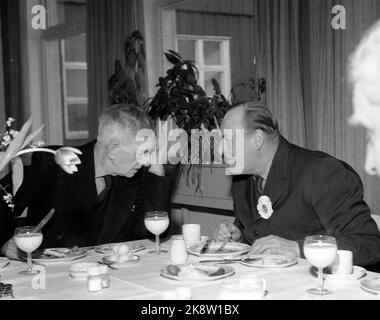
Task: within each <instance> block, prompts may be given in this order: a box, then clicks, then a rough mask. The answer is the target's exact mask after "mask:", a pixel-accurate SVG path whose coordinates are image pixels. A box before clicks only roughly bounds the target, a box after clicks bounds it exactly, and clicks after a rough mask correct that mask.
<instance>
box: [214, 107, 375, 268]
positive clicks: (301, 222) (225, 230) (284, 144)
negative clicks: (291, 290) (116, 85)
mask: <svg viewBox="0 0 380 320" xmlns="http://www.w3.org/2000/svg"><path fill="white" fill-rule="evenodd" d="M225 129H231V130H235V129H244V137H245V139H244V140H245V141H244V166H243V167H244V168H243V169H242V170H241V169H236V170H235V169H234V167H232V168H231V173H232V174H233V175H235V176H234V179H233V184H232V196H233V199H234V213H235V216H236V219H235V222H234V224H230V223H223V224H221V225H220V226H218V228H217V229H216V230H215V238H216V239H218V240H224V239H226V238H228V237H230V238H232V239H233V240H235V241H245V242H248V243H250V244H252V248H251V253H252V254H263V253H273V254H287V255H293V256H298V257H303V250H302V248H303V241H304V239H305V237H306V236H310V235H317V234H324V235H330V236H334V237H335V238H336V239H337V243H338V248H339V249H346V250H351V251H352V252H353V255H354V263H355V264H356V265H362V266H366V265H370V264H373V263H376V262H377V261H379V260H380V233H379V230H378V228H377V226H376V223H375V221H374V220H373V219H372V218H371V215H370V209H369V207H368V206H367V204H366V203H365V202H364V200H363V186H362V183H361V180H360V178H359V176H358V174H357V173H356V172H355V171H354V170H353V169H352V168H351V167H350V166H349V165H348V164H346V163H344V162H343V161H340V160H338V159H336V158H333V157H332V156H330V155H328V154H326V153H323V152H317V151H310V150H307V149H303V148H300V147H298V146H295V145H293V144H291V143H289V142H288V141H287V140H286V139H285V138H283V137H282V136H281V135H280V133H279V129H278V125H277V123H276V121H275V120H274V119H273V116H272V114H271V113H270V111H269V110H268V109H267V108H266V107H263V106H260V105H255V104H253V103H250V104H245V105H242V106H239V107H237V108H235V109H233V110H231V111H230V112H229V113H228V114H227V115H226V117H225V118H224V120H223V124H222V132H223V130H225ZM226 145H227V146H228V143H227V144H226ZM238 161H240V162H241V161H242V159H240V160H239V159H238ZM238 167H240V166H236V168H238Z"/></svg>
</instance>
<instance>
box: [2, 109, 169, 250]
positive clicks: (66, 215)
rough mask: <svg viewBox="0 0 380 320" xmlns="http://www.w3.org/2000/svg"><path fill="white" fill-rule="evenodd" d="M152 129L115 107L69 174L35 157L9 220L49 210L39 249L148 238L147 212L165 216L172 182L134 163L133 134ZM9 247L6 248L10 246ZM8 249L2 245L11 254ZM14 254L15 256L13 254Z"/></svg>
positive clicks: (157, 169) (156, 168) (135, 112)
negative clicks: (48, 220) (152, 211)
mask: <svg viewBox="0 0 380 320" xmlns="http://www.w3.org/2000/svg"><path fill="white" fill-rule="evenodd" d="M143 129H151V123H150V121H149V119H148V118H147V116H146V115H145V113H144V112H143V111H142V110H140V109H139V108H137V107H135V106H131V105H116V106H113V107H111V108H109V109H106V110H105V111H104V112H103V114H102V115H101V116H100V121H99V131H98V137H97V140H96V141H93V142H90V143H88V144H86V145H84V146H81V147H78V149H79V150H80V151H81V152H82V155H80V156H79V158H80V161H81V164H80V165H78V172H76V173H75V174H73V175H70V174H68V173H67V172H65V171H63V170H62V169H61V168H60V167H59V166H57V165H56V164H55V163H54V159H53V158H52V157H51V156H49V155H45V154H36V155H35V156H34V159H33V163H32V165H31V167H30V168H28V167H26V168H25V179H24V182H23V184H22V185H21V187H20V189H19V190H18V192H17V193H16V195H15V198H14V202H15V205H16V206H15V208H14V215H15V216H17V215H19V214H21V213H22V212H23V211H24V209H25V208H26V207H28V208H29V211H28V218H27V223H28V225H35V224H37V223H38V222H39V220H40V219H41V218H42V217H43V216H44V215H45V214H46V213H47V212H48V211H49V210H50V209H51V208H55V210H56V212H55V214H54V216H53V219H52V221H50V222H49V224H48V225H46V226H45V227H44V230H43V233H44V243H43V247H62V246H64V247H69V246H74V245H76V246H91V245H98V244H102V243H110V242H122V241H129V240H136V239H141V238H146V237H147V231H146V228H145V227H144V214H145V212H146V211H151V210H163V211H168V207H169V202H170V187H171V181H172V179H171V178H170V177H166V176H165V170H164V168H163V166H162V165H160V164H152V165H150V166H149V169H148V168H147V167H145V166H148V165H149V164H148V163H145V164H143V163H140V162H139V161H138V158H139V157H138V155H137V152H138V151H140V149H141V150H145V152H146V153H149V152H154V151H155V144H152V145H151V146H150V147H149V148H148V149H146V148H145V149H143V148H139V147H140V146H141V144H142V143H141V142H138V141H137V139H136V135H137V133H138V132H139V131H140V130H143ZM10 244H11V243H10ZM11 247H12V246H11V245H8V246H5V248H4V250H3V251H5V252H7V255H12V248H11ZM13 251H14V250H13ZM13 253H14V252H13Z"/></svg>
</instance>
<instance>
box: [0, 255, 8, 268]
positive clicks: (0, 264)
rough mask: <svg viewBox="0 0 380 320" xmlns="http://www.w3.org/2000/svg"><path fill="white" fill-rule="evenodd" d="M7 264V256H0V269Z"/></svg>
mask: <svg viewBox="0 0 380 320" xmlns="http://www.w3.org/2000/svg"><path fill="white" fill-rule="evenodd" d="M8 264H9V259H8V258H2V257H1V258H0V269H2V268H5V267H6V266H7V265H8Z"/></svg>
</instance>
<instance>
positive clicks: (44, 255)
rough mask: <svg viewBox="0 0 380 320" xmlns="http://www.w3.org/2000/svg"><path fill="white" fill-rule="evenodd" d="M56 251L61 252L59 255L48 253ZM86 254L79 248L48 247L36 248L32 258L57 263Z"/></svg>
mask: <svg viewBox="0 0 380 320" xmlns="http://www.w3.org/2000/svg"><path fill="white" fill-rule="evenodd" d="M48 252H51V253H57V254H61V255H62V256H61V257H58V256H54V255H50V254H48ZM85 256H87V251H86V250H83V249H80V248H75V249H72V248H49V249H42V250H37V251H35V252H33V253H32V257H33V260H34V261H36V262H40V263H43V264H45V263H59V262H68V261H73V260H78V259H81V258H83V257H85ZM24 259H25V258H24Z"/></svg>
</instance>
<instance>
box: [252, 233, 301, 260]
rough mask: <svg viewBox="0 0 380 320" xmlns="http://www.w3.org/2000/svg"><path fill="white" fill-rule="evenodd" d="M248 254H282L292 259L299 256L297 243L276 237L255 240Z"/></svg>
mask: <svg viewBox="0 0 380 320" xmlns="http://www.w3.org/2000/svg"><path fill="white" fill-rule="evenodd" d="M249 254H250V255H255V254H282V255H287V256H292V257H300V255H301V254H300V249H299V246H298V242H297V241H291V240H286V239H283V238H280V237H276V236H268V237H265V238H260V239H257V240H256V241H255V242H254V243H253V245H252V247H251V250H250V252H249Z"/></svg>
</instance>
